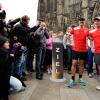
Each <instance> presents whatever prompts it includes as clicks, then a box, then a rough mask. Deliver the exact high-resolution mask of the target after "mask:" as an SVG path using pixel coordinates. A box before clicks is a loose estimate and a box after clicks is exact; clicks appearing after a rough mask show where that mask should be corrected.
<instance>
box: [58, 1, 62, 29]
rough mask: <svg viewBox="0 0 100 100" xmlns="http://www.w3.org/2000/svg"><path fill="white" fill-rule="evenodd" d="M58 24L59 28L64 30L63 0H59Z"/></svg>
mask: <svg viewBox="0 0 100 100" xmlns="http://www.w3.org/2000/svg"><path fill="white" fill-rule="evenodd" d="M57 22H58V23H57V24H58V29H59V30H63V28H62V23H63V0H57Z"/></svg>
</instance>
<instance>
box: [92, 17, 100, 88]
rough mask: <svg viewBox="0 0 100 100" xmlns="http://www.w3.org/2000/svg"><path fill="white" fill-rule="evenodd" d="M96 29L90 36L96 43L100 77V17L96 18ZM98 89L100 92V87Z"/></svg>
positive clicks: (95, 57) (96, 57) (96, 61)
mask: <svg viewBox="0 0 100 100" xmlns="http://www.w3.org/2000/svg"><path fill="white" fill-rule="evenodd" d="M94 26H95V29H94V30H93V31H91V32H90V36H91V38H92V40H93V42H94V62H95V63H96V64H97V66H98V74H99V75H100V17H95V18H94ZM96 89H98V90H100V86H97V87H96Z"/></svg>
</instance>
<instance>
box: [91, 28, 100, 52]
mask: <svg viewBox="0 0 100 100" xmlns="http://www.w3.org/2000/svg"><path fill="white" fill-rule="evenodd" d="M90 36H91V37H92V39H93V42H94V53H100V29H94V30H92V31H91V32H90Z"/></svg>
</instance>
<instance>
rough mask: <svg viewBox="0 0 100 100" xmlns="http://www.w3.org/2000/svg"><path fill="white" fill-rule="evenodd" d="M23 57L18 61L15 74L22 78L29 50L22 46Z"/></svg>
mask: <svg viewBox="0 0 100 100" xmlns="http://www.w3.org/2000/svg"><path fill="white" fill-rule="evenodd" d="M22 50H23V52H22V55H21V56H20V57H19V58H17V59H16V61H15V68H14V73H15V74H17V75H19V76H20V78H21V77H22V72H25V68H26V57H27V48H26V47H25V46H22Z"/></svg>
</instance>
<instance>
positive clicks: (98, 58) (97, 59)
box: [94, 53, 100, 65]
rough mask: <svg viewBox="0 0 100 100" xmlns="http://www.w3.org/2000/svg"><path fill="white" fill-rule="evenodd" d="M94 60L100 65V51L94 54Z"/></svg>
mask: <svg viewBox="0 0 100 100" xmlns="http://www.w3.org/2000/svg"><path fill="white" fill-rule="evenodd" d="M94 62H95V63H96V64H97V65H100V53H98V54H94Z"/></svg>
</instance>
